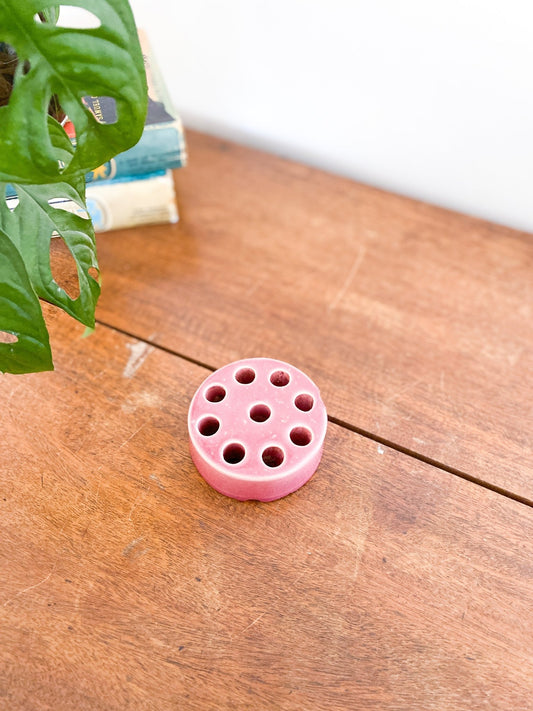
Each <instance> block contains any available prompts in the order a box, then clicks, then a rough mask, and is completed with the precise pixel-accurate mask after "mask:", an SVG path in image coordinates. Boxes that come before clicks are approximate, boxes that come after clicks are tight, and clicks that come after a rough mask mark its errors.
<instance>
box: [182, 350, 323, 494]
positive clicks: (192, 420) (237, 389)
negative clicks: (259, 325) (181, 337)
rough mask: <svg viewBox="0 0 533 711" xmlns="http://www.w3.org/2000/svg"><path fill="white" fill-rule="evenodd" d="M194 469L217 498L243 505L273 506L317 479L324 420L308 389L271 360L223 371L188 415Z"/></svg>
mask: <svg viewBox="0 0 533 711" xmlns="http://www.w3.org/2000/svg"><path fill="white" fill-rule="evenodd" d="M188 424H189V439H190V448H191V455H192V458H193V461H194V463H195V465H196V467H197V469H198V471H199V472H200V474H201V475H202V476H203V478H204V479H205V480H206V481H207V482H208V483H209V484H210V485H211V486H212V487H213V488H214V489H216V490H217V491H219V492H220V493H221V494H225V495H226V496H231V497H232V498H234V499H239V500H240V501H246V500H248V499H257V500H259V501H273V500H274V499H279V498H281V497H282V496H286V495H287V494H290V493H292V492H293V491H296V489H299V488H300V487H301V486H302V485H303V484H305V483H306V481H308V480H309V479H310V478H311V476H312V475H313V474H314V472H315V470H316V468H317V467H318V464H319V462H320V458H321V456H322V448H323V444H324V437H325V435H326V427H327V414H326V408H325V407H324V403H323V402H322V400H321V398H320V392H319V390H318V388H317V387H316V385H315V384H314V383H313V381H312V380H311V379H310V378H308V377H307V375H305V374H304V373H302V372H301V371H300V370H298V369H297V368H295V367H293V366H292V365H289V364H287V363H283V362H282V361H279V360H272V359H270V358H248V359H246V360H240V361H237V362H235V363H230V364H229V365H226V366H224V367H223V368H220V369H219V370H217V371H216V372H215V373H213V374H212V375H210V376H209V377H208V378H206V380H204V382H203V383H202V385H201V386H200V387H199V388H198V390H197V391H196V393H195V395H194V397H193V399H192V401H191V405H190V408H189V423H188Z"/></svg>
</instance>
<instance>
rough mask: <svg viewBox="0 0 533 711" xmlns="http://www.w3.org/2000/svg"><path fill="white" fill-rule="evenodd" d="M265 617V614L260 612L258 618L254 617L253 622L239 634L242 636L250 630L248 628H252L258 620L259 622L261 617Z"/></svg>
mask: <svg viewBox="0 0 533 711" xmlns="http://www.w3.org/2000/svg"><path fill="white" fill-rule="evenodd" d="M265 615H266V612H262V613H261V614H260V615H259V617H256V618H255V620H254V621H253V622H250V624H249V625H248V626H247V627H245V628H244V629H243V631H242V632H241V634H244V633H245V632H246V631H247V630H249V629H250V627H253V626H254V625H256V624H257V623H258V622H259V620H260V619H261V618H262V617H264V616H265Z"/></svg>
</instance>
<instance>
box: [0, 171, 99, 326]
mask: <svg viewBox="0 0 533 711" xmlns="http://www.w3.org/2000/svg"><path fill="white" fill-rule="evenodd" d="M14 187H15V190H16V192H17V195H18V199H19V202H18V205H17V206H16V208H15V209H14V210H13V212H11V211H10V210H9V208H8V207H7V204H6V201H5V200H1V201H0V227H2V229H3V230H5V232H7V233H8V234H9V236H10V237H11V239H12V241H13V243H14V244H15V246H16V247H17V249H18V251H19V252H20V254H21V256H22V259H23V260H24V264H25V266H26V270H27V273H28V276H29V278H30V281H31V283H32V285H33V288H34V289H35V292H36V293H37V295H38V296H39V297H41V299H44V300H45V301H48V302H50V303H51V304H55V305H56V306H59V307H60V308H62V309H63V310H64V311H66V312H67V313H68V314H70V315H71V316H73V317H74V318H75V319H77V320H78V321H80V322H81V323H83V324H84V325H85V326H88V327H90V328H93V327H94V310H95V306H96V302H97V300H98V296H99V295H100V285H99V283H98V282H97V280H96V279H95V278H94V277H93V276H92V275H91V274H92V273H94V272H95V271H96V272H97V271H98V263H97V260H96V244H95V236H94V229H93V226H92V223H91V220H90V219H89V217H88V216H85V215H87V211H86V206H85V182H84V179H83V178H80V179H77V180H75V181H73V185H69V184H68V183H56V184H54V185H16V184H15V185H14ZM2 189H4V190H5V186H0V194H3V193H2V192H1V190H2ZM58 196H60V198H61V199H60V201H59V203H58V202H57V198H58ZM57 204H59V205H62V206H65V207H66V209H61V208H60V207H55V206H54V205H57ZM69 209H77V210H78V211H80V212H83V213H84V215H83V216H82V215H80V214H74V213H72V212H69V211H68V210H69ZM28 226H31V228H29V227H28ZM54 233H57V234H58V235H59V237H52V235H53V234H54ZM60 238H62V239H63V240H64V242H65V244H66V245H67V247H68V249H69V252H70V254H71V255H72V257H73V258H74V260H75V262H76V270H77V277H78V284H79V296H78V297H77V298H76V299H74V298H72V297H71V296H69V295H68V294H67V292H66V291H65V290H64V289H63V288H62V287H60V286H59V284H58V283H57V282H56V281H55V279H54V277H53V275H52V269H51V264H50V242H51V240H52V239H60Z"/></svg>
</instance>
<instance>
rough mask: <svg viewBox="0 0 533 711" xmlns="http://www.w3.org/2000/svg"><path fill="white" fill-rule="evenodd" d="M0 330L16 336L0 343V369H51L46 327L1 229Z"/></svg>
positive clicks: (20, 261)
mask: <svg viewBox="0 0 533 711" xmlns="http://www.w3.org/2000/svg"><path fill="white" fill-rule="evenodd" d="M0 284H1V285H2V289H1V292H0V331H2V332H3V333H4V334H13V335H14V336H16V337H17V341H16V342H14V343H0V372H2V373H28V372H39V371H41V370H53V368H54V366H53V363H52V354H51V352H50V343H49V340H48V331H47V330H46V325H45V322H44V319H43V314H42V311H41V305H40V303H39V299H38V298H37V295H36V294H35V292H34V291H33V289H32V286H31V283H30V280H29V278H28V275H27V273H26V268H25V266H24V261H23V259H22V257H21V256H20V254H19V252H18V251H17V248H16V247H15V245H14V244H13V242H11V240H10V239H9V237H8V236H7V234H6V233H5V232H4V231H3V230H1V229H0Z"/></svg>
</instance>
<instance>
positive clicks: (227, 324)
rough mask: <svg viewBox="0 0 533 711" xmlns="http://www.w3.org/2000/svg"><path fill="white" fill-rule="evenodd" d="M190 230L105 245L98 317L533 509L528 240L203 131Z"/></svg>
mask: <svg viewBox="0 0 533 711" xmlns="http://www.w3.org/2000/svg"><path fill="white" fill-rule="evenodd" d="M188 140H189V146H190V165H189V167H188V168H186V169H185V170H181V171H178V172H177V175H176V179H177V186H178V194H179V202H180V209H181V216H182V217H181V222H180V224H179V225H176V226H174V227H172V228H168V227H166V226H165V227H152V228H147V229H146V230H142V231H136V230H129V231H124V232H120V233H116V234H109V235H105V236H102V238H101V239H100V246H99V249H100V259H101V266H102V273H103V278H104V289H103V296H102V300H101V304H100V307H99V310H98V315H99V319H100V320H101V321H102V322H104V323H107V324H110V325H112V326H115V327H117V328H119V329H122V330H123V331H125V332H127V333H131V334H134V335H136V336H138V337H141V338H143V339H146V340H149V341H152V342H153V343H156V344H160V345H162V346H164V347H166V348H168V349H171V350H173V351H175V352H177V353H180V354H183V355H184V356H186V357H188V358H191V359H194V360H196V361H200V362H201V363H206V364H208V365H209V366H211V367H213V368H217V367H220V366H222V365H224V364H225V363H227V362H231V361H232V360H235V359H237V358H240V357H248V356H258V355H265V356H271V357H276V358H281V359H283V360H286V361H288V362H291V363H293V364H294V365H296V366H298V367H300V368H301V369H302V370H304V371H305V372H307V373H308V374H309V375H310V376H311V377H312V378H313V379H315V380H316V381H319V382H320V383H321V384H322V388H323V395H324V399H325V402H326V404H327V406H328V410H329V413H330V415H331V416H332V417H333V418H335V419H336V420H338V421H341V422H343V423H347V424H349V425H350V426H353V427H356V428H359V430H360V431H363V432H367V433H371V434H372V435H373V436H374V437H377V438H378V439H379V440H380V441H381V442H385V443H394V444H395V445H396V446H399V447H400V448H402V449H403V450H404V451H405V450H406V451H409V452H416V453H418V454H419V455H421V456H422V457H424V458H426V459H429V460H431V461H433V462H435V463H440V464H442V465H444V466H446V467H448V468H449V469H452V470H458V471H460V472H463V473H465V474H466V475H468V476H470V477H472V478H474V479H475V480H478V481H482V482H485V483H487V484H489V485H491V486H493V487H499V488H501V489H503V490H506V491H508V492H511V493H513V494H514V495H516V496H518V497H521V498H522V499H524V500H526V501H529V502H531V501H533V457H532V450H531V421H532V420H533V389H532V387H531V380H532V373H533V351H532V342H533V339H532V337H533V326H532V324H533V318H532V300H533V291H532V285H533V238H532V237H531V236H530V235H526V234H522V233H519V232H514V231H512V230H509V229H506V228H503V227H497V226H495V225H491V224H489V223H486V222H482V221H480V220H476V219H472V218H469V217H465V216H461V215H458V214H454V213H451V212H447V211H445V210H441V209H437V208H435V207H430V206H428V205H425V204H422V203H418V202H415V201H412V200H407V199H405V198H402V197H398V196H395V195H391V194H387V193H384V192H381V191H379V190H375V189H372V188H369V187H366V186H363V185H359V184H356V183H354V182H351V181H349V180H345V179H342V178H338V177H334V176H331V175H328V174H325V173H322V172H320V171H317V170H313V169H311V168H306V167H304V166H301V165H298V164H295V163H290V162H286V161H283V160H281V159H279V158H275V157H272V156H269V155H267V154H265V153H260V152H257V151H253V150H249V149H246V148H242V147H239V146H236V145H233V144H230V143H227V142H222V141H220V140H218V139H215V138H210V137H207V136H203V135H200V134H196V133H194V132H189V133H188Z"/></svg>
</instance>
